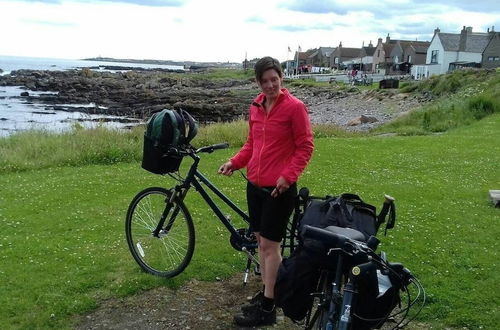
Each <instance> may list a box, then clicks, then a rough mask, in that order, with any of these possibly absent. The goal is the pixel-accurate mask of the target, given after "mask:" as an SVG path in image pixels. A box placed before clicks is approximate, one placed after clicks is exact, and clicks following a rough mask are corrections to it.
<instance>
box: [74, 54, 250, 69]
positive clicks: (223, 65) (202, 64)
mask: <svg viewBox="0 0 500 330" xmlns="http://www.w3.org/2000/svg"><path fill="white" fill-rule="evenodd" d="M83 60H84V61H101V62H120V63H139V64H157V65H177V66H183V67H184V68H186V69H190V68H191V69H192V68H203V67H206V68H208V67H214V68H240V67H242V64H241V63H235V62H194V61H170V60H152V59H144V60H137V59H123V58H112V57H101V56H98V57H92V58H84V59H83Z"/></svg>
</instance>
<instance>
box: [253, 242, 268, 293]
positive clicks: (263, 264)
mask: <svg viewBox="0 0 500 330" xmlns="http://www.w3.org/2000/svg"><path fill="white" fill-rule="evenodd" d="M254 234H255V237H256V238H257V247H258V252H259V271H260V278H261V281H262V284H264V285H265V284H266V282H265V281H264V279H265V275H264V274H265V273H266V260H265V258H264V255H263V254H262V251H261V248H260V246H261V239H262V237H261V236H260V233H254Z"/></svg>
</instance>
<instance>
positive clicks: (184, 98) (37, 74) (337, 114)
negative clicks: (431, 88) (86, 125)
mask: <svg viewBox="0 0 500 330" xmlns="http://www.w3.org/2000/svg"><path fill="white" fill-rule="evenodd" d="M286 85H287V84H286V83H285V87H286ZM1 86H21V87H22V88H23V89H25V90H26V91H25V92H23V93H19V94H20V95H18V96H15V99H16V100H17V101H22V102H25V103H27V104H36V105H39V108H41V109H42V111H47V112H55V111H65V112H68V113H70V112H76V111H78V112H81V113H84V114H87V115H92V116H97V115H99V116H103V117H105V116H109V119H103V120H109V121H110V122H112V121H113V120H116V121H117V122H119V118H120V117H121V118H124V119H123V121H126V122H127V121H128V125H129V126H130V125H132V126H133V125H134V123H135V125H136V124H138V123H140V122H143V121H144V120H145V119H147V118H148V117H150V116H151V114H152V113H154V112H156V111H160V110H162V109H165V108H167V109H184V110H186V111H188V112H189V113H191V114H192V115H193V116H194V117H195V118H196V119H197V120H198V121H199V122H200V123H214V122H225V121H232V120H235V119H239V118H246V116H247V112H248V106H249V104H250V103H251V101H252V100H253V98H254V97H255V95H257V94H258V92H259V90H258V88H257V85H256V84H255V83H253V82H252V81H250V80H248V79H226V80H219V79H206V78H204V77H203V74H199V73H190V72H184V71H183V72H182V73H172V72H169V71H162V70H155V69H151V70H145V69H137V70H135V69H134V70H126V71H123V72H121V71H103V70H95V69H90V68H84V69H71V70H18V71H13V72H12V73H11V74H4V75H0V87H1ZM288 88H289V90H290V92H291V93H292V94H294V95H295V96H297V97H298V98H299V99H301V100H302V101H303V102H304V103H305V104H306V106H307V107H308V109H309V112H310V118H311V121H312V123H313V124H334V125H337V126H340V127H342V128H344V129H346V130H369V129H371V128H373V127H375V126H377V125H380V124H383V123H385V122H387V121H390V120H392V119H393V118H395V117H397V116H399V115H400V114H401V113H404V112H406V111H409V110H411V109H413V108H416V107H418V106H420V105H421V104H422V103H424V102H426V101H428V100H425V99H419V98H416V97H415V96H408V94H400V93H399V90H381V91H378V90H360V89H358V88H339V87H336V86H331V85H330V86H323V87H308V86H298V87H294V86H291V87H288ZM37 93H38V94H39V95H36V94H37ZM21 94H22V95H21ZM1 98H2V95H1V94H0V99H1ZM3 99H4V100H5V99H6V98H5V97H3ZM0 118H2V114H1V113H0ZM95 120H96V121H98V120H99V119H98V118H96V119H95ZM4 124H8V123H4ZM125 126H127V125H125Z"/></svg>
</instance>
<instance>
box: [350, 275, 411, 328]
mask: <svg viewBox="0 0 500 330" xmlns="http://www.w3.org/2000/svg"><path fill="white" fill-rule="evenodd" d="M401 287H402V281H401V278H399V277H398V276H397V275H394V274H389V275H385V274H383V273H382V272H381V271H380V270H378V269H374V270H373V271H372V272H371V273H369V274H365V276H364V278H361V279H359V280H358V296H357V297H356V299H357V303H356V304H355V307H354V310H353V316H354V317H353V323H352V328H353V329H358V330H365V329H366V330H368V329H379V328H380V327H381V326H382V325H383V323H384V321H385V320H386V319H387V317H389V316H390V314H391V312H392V310H393V309H394V307H396V305H398V304H399V303H400V302H401V298H400V295H399V293H400V290H401Z"/></svg>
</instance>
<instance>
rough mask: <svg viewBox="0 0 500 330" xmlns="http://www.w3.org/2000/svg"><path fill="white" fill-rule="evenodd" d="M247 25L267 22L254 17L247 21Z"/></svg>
mask: <svg viewBox="0 0 500 330" xmlns="http://www.w3.org/2000/svg"><path fill="white" fill-rule="evenodd" d="M245 22H247V23H265V20H264V19H263V18H262V17H260V16H252V17H249V18H247V19H246V20H245Z"/></svg>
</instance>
